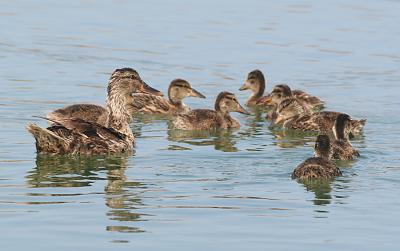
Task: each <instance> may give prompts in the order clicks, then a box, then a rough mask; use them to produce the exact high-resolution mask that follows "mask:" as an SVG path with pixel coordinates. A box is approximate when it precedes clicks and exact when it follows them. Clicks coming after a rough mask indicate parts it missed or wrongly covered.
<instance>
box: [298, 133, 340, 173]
mask: <svg viewBox="0 0 400 251" xmlns="http://www.w3.org/2000/svg"><path fill="white" fill-rule="evenodd" d="M330 154H331V147H330V140H329V137H328V136H327V135H319V136H318V137H317V140H316V142H315V157H312V158H308V159H307V160H306V161H304V162H303V163H301V164H300V165H298V166H297V167H296V169H294V171H293V173H292V179H299V180H308V179H331V178H334V177H337V176H342V172H341V171H340V169H339V168H338V167H337V166H336V165H335V164H333V163H332V162H330V161H329V158H330Z"/></svg>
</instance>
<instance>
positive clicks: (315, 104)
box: [239, 70, 324, 109]
mask: <svg viewBox="0 0 400 251" xmlns="http://www.w3.org/2000/svg"><path fill="white" fill-rule="evenodd" d="M266 84H267V82H266V80H265V77H264V74H263V73H262V72H261V71H260V70H254V71H252V72H250V73H249V74H248V75H247V79H246V81H245V83H244V84H243V85H242V87H240V89H239V90H240V91H244V90H251V91H252V95H251V96H250V98H249V99H248V100H247V102H246V105H247V106H255V105H260V104H262V102H260V101H262V100H263V99H265V98H268V96H269V95H268V94H266V95H265V96H264V91H265V87H266ZM292 95H293V97H294V98H296V99H297V100H298V101H299V102H300V103H301V104H302V105H303V106H305V107H306V108H308V109H314V108H320V107H322V106H323V105H324V101H322V100H321V99H320V98H318V97H316V96H312V95H310V94H308V93H306V92H304V91H302V90H293V91H292Z"/></svg>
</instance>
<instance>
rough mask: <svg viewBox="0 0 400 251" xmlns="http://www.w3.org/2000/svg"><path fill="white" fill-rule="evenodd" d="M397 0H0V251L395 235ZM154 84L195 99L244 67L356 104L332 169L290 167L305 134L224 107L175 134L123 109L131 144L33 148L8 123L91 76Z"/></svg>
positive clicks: (83, 91) (47, 106)
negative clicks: (105, 148) (206, 122)
mask: <svg viewBox="0 0 400 251" xmlns="http://www.w3.org/2000/svg"><path fill="white" fill-rule="evenodd" d="M399 11H400V2H399V1H377V0H376V1H372V0H367V1H361V0H350V1H348V0H346V1H345V0H343V1H329V3H328V2H326V1H279V2H278V1H218V2H215V1H211V0H206V1H177V0H171V1H142V2H141V3H139V2H136V3H135V2H134V1H124V0H114V1H89V0H86V1H68V2H60V1H49V0H48V1H0V86H1V88H0V111H1V112H0V128H1V129H0V230H1V234H0V243H1V247H2V250H3V249H4V250H28V249H29V250H43V251H44V250H71V249H77V250H114V249H117V248H118V249H119V250H134V249H135V248H136V250H144V249H145V248H146V249H147V250H207V249H208V250H244V249H246V250H266V249H269V250H312V249H314V250H315V249H319V250H378V249H379V250H398V249H399V245H400V244H399V238H398V236H399V235H400V199H399V192H400V155H399V151H400V147H399V141H400V136H399V135H400V127H399V123H400V114H399V111H400V109H399V108H400V101H399V100H400V99H399V95H400V48H399V44H400V30H399V23H400V15H399ZM124 66H129V67H133V68H135V69H137V70H138V71H139V72H140V74H141V76H142V78H143V79H144V80H145V81H146V82H148V83H150V84H151V85H152V86H154V87H156V88H157V89H160V90H162V91H164V92H165V91H166V90H167V86H168V84H169V82H170V81H171V80H172V79H174V78H176V77H181V78H185V79H187V80H189V81H190V82H191V83H192V84H193V86H195V87H196V89H198V90H199V91H201V92H202V93H204V94H205V95H206V96H207V97H208V98H207V99H206V100H202V99H188V100H187V104H188V105H190V106H191V107H194V108H199V107H212V106H213V103H214V99H215V97H216V95H217V94H218V92H219V91H222V90H227V91H231V92H235V93H237V94H238V96H239V98H240V100H241V101H242V102H244V101H245V100H246V98H247V96H248V94H249V93H244V92H239V91H238V88H239V87H240V85H241V84H242V82H243V81H244V78H245V77H246V75H247V73H248V72H249V71H251V70H253V69H255V68H259V69H261V70H263V71H264V72H265V73H266V76H267V78H268V81H269V86H268V87H267V89H269V90H270V89H271V87H272V85H273V84H275V83H279V82H286V83H288V84H290V85H291V86H293V87H295V88H302V89H306V90H308V91H310V92H311V93H313V94H315V95H318V96H320V97H322V98H323V99H324V100H326V101H327V104H328V105H327V109H329V110H337V111H344V112H347V113H349V114H351V115H352V116H354V117H356V118H367V119H368V124H367V126H366V128H365V131H364V134H363V135H362V136H360V137H358V138H356V139H355V140H354V141H353V144H354V145H355V147H357V148H358V149H359V150H360V152H361V154H362V157H361V158H359V159H358V160H356V161H353V162H342V163H339V165H340V167H341V168H342V170H343V172H344V176H343V177H341V178H338V179H336V180H335V181H333V182H329V183H326V182H325V183H321V182H319V183H318V182H313V183H306V184H300V183H297V182H296V181H293V180H291V179H290V173H291V171H292V170H293V169H294V167H295V166H296V165H297V164H299V163H300V162H301V161H303V160H304V159H306V158H307V157H309V156H311V155H312V145H313V141H314V139H315V136H314V135H301V134H293V133H290V134H283V133H282V132H279V131H271V130H270V129H268V122H266V121H265V120H264V119H263V115H261V114H260V112H257V111H253V115H251V116H245V115H242V114H234V116H235V117H237V118H238V119H239V120H240V122H241V123H242V125H243V126H242V128H241V129H240V130H238V131H234V132H226V131H225V132H224V131H222V132H216V133H207V132H201V133H196V134H193V133H192V134H190V133H185V134H182V133H179V132H177V131H173V130H169V129H168V125H167V123H166V121H165V120H163V119H161V118H149V117H141V118H136V119H135V122H134V123H133V124H132V129H133V130H134V133H135V135H137V148H136V153H135V154H134V155H133V156H124V155H122V156H94V157H60V156H58V157H54V156H53V157H52V156H37V155H36V153H35V146H34V140H33V138H32V137H31V135H29V134H28V133H27V132H26V130H25V125H26V124H27V123H28V122H30V121H35V122H36V123H40V124H41V125H43V126H45V125H46V122H44V121H40V120H38V119H36V118H32V115H44V114H46V113H47V112H49V111H51V110H54V109H56V108H59V107H62V106H64V105H66V104H72V103H79V102H91V103H97V104H103V103H104V100H105V89H106V84H107V80H108V77H109V74H110V73H111V72H112V71H113V70H114V69H115V68H119V67H124Z"/></svg>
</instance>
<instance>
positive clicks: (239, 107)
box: [237, 104, 250, 115]
mask: <svg viewBox="0 0 400 251" xmlns="http://www.w3.org/2000/svg"><path fill="white" fill-rule="evenodd" d="M237 112H239V113H243V114H246V115H250V112H248V111H247V110H246V109H244V108H243V106H241V105H240V104H238V109H237Z"/></svg>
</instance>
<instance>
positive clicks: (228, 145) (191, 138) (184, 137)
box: [168, 126, 239, 152]
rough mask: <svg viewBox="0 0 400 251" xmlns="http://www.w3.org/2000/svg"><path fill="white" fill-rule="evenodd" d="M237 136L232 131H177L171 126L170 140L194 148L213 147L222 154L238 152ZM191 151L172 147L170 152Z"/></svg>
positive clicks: (169, 131)
mask: <svg viewBox="0 0 400 251" xmlns="http://www.w3.org/2000/svg"><path fill="white" fill-rule="evenodd" d="M235 139H236V136H235V135H234V133H233V131H232V130H227V129H213V130H177V129H172V128H171V126H169V130H168V140H169V141H174V142H179V143H185V144H189V145H193V146H212V145H214V148H215V150H218V151H222V152H237V151H239V149H238V148H236V146H235V144H236V140H235ZM183 149H185V150H189V149H188V148H185V147H177V146H174V145H171V146H170V147H169V150H183Z"/></svg>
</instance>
